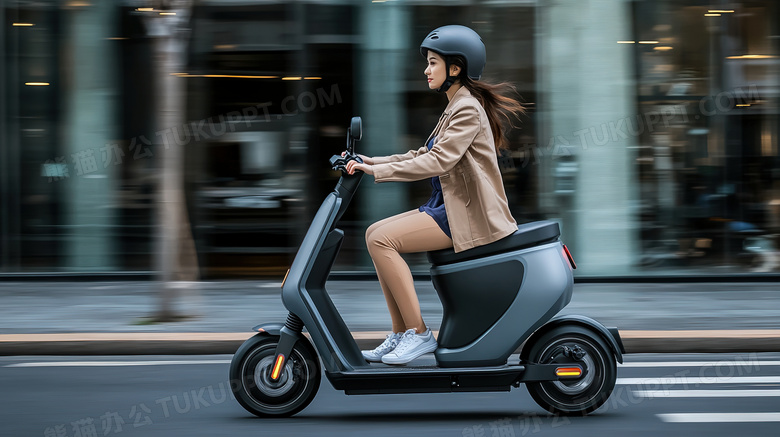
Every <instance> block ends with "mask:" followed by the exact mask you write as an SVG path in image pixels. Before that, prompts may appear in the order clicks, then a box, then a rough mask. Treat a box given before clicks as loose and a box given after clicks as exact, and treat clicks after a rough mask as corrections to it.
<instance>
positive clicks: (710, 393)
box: [633, 389, 780, 398]
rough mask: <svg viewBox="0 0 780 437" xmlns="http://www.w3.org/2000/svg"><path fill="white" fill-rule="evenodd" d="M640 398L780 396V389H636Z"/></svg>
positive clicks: (635, 392)
mask: <svg viewBox="0 0 780 437" xmlns="http://www.w3.org/2000/svg"><path fill="white" fill-rule="evenodd" d="M633 393H634V395H636V396H637V397H640V398H760V397H780V390H772V389H768V390H634V391H633Z"/></svg>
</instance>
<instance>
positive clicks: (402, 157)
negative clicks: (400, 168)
mask: <svg viewBox="0 0 780 437" xmlns="http://www.w3.org/2000/svg"><path fill="white" fill-rule="evenodd" d="M427 151H428V148H427V147H425V146H422V147H420V148H419V149H417V150H410V151H408V152H406V153H399V154H397V155H388V156H375V157H374V164H386V163H388V162H399V161H406V160H407V159H412V158H415V157H417V156H419V155H420V154H422V153H426V152H427Z"/></svg>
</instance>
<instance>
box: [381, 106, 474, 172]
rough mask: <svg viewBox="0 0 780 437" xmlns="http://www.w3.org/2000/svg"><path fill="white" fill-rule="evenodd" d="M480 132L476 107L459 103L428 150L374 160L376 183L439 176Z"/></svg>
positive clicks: (450, 167)
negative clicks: (406, 156)
mask: <svg viewBox="0 0 780 437" xmlns="http://www.w3.org/2000/svg"><path fill="white" fill-rule="evenodd" d="M479 131H480V119H479V112H478V111H477V108H475V107H473V106H463V107H461V108H456V109H454V112H453V114H452V118H451V119H450V121H449V123H448V124H447V126H446V127H445V128H444V129H443V130H442V132H441V133H440V134H439V141H438V142H437V143H436V144H434V145H433V148H431V150H430V152H428V153H419V154H417V155H416V156H414V157H412V158H410V159H406V160H404V161H398V162H385V163H377V161H374V165H373V166H372V167H373V170H374V180H375V181H376V182H391V181H417V180H421V179H426V178H430V177H434V176H441V175H443V174H445V173H447V172H448V171H450V170H451V169H452V168H453V167H454V166H455V164H457V163H458V161H460V158H461V157H462V156H463V155H464V154H465V153H466V151H467V150H468V148H469V146H471V143H472V142H473V141H474V138H476V136H477V134H479Z"/></svg>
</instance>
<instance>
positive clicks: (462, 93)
mask: <svg viewBox="0 0 780 437" xmlns="http://www.w3.org/2000/svg"><path fill="white" fill-rule="evenodd" d="M466 97H471V92H470V91H469V90H468V88H466V87H465V86H461V87H460V89H459V90H458V91H456V92H455V94H454V95H453V96H452V100H450V102H449V103H447V107H446V108H444V112H442V114H441V117H439V123H438V124H436V127H435V128H434V129H433V132H431V134H430V135H429V136H428V139H427V140H425V144H426V145H427V144H428V142H429V141H431V138H434V137H435V136H436V134H438V133H439V130H440V129H441V126H442V122H444V119H445V118H447V115H449V114H450V113H451V112H452V107H453V106H454V105H455V103H457V102H458V101H460V100H462V99H464V98H466Z"/></svg>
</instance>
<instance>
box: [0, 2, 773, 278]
mask: <svg viewBox="0 0 780 437" xmlns="http://www.w3.org/2000/svg"><path fill="white" fill-rule="evenodd" d="M0 4H1V5H2V8H0V23H2V28H1V29H0V47H1V48H2V54H3V56H2V57H0V194H1V197H0V275H24V274H28V275H37V274H42V273H60V274H68V273H79V274H91V273H104V274H138V275H142V274H152V272H156V271H159V270H160V269H165V268H166V266H165V264H164V261H161V259H162V257H161V256H160V252H161V251H162V252H165V251H166V250H167V249H166V248H165V245H164V243H162V241H163V240H165V238H166V236H167V237H169V238H170V237H171V236H173V237H174V239H176V240H177V241H191V244H185V245H184V246H185V247H184V249H182V250H181V251H178V252H177V253H184V254H190V256H189V258H187V259H188V261H186V263H189V264H192V267H193V268H194V270H195V271H196V272H197V273H196V276H197V277H199V278H202V279H214V278H239V277H241V278H253V277H281V275H283V274H284V272H285V270H286V269H287V267H288V266H289V263H290V262H291V260H292V256H293V255H294V253H295V251H296V250H297V246H298V244H299V242H300V241H301V239H302V238H303V234H304V233H305V231H306V228H307V226H308V222H309V220H310V219H311V217H313V215H314V213H315V212H316V209H317V208H318V207H319V204H320V202H321V201H322V199H323V198H324V197H325V196H326V195H327V193H328V192H329V191H331V190H332V189H333V187H334V186H335V183H336V181H337V179H338V176H339V174H338V173H336V172H333V171H331V170H330V169H329V167H328V164H327V160H328V158H329V157H330V156H331V155H333V154H335V153H339V152H341V151H342V150H343V149H344V145H345V139H344V138H345V134H346V127H347V125H348V123H349V120H350V118H351V117H352V116H353V115H360V116H362V117H363V126H364V136H363V140H362V141H361V142H360V143H358V148H359V150H358V151H359V152H360V153H363V154H366V155H382V154H391V153H400V152H405V151H406V150H409V149H412V148H418V147H420V146H421V145H422V144H423V142H424V141H425V139H426V138H427V136H428V134H429V133H430V131H431V130H432V129H433V127H434V126H435V124H436V122H437V120H438V119H439V116H440V114H441V111H442V110H443V109H444V107H445V106H446V103H447V101H446V98H445V97H444V96H443V95H440V94H437V93H436V92H432V91H430V90H428V88H427V83H426V81H425V76H424V75H423V70H424V69H425V61H424V59H423V57H422V56H421V55H420V53H419V50H418V47H419V44H420V42H421V41H422V40H423V38H424V37H425V36H426V35H427V34H428V32H430V31H431V30H433V29H434V28H436V27H437V26H441V25H446V24H462V25H466V26H469V27H471V28H473V29H474V30H476V31H477V32H478V33H479V34H480V35H481V36H482V38H483V40H484V42H485V45H486V47H487V53H488V61H487V67H486V69H485V74H484V76H483V78H484V79H485V80H490V81H494V82H497V81H509V82H512V83H514V84H515V86H516V88H517V91H518V95H517V96H516V97H517V98H518V99H519V100H520V101H521V102H523V103H524V105H525V106H526V108H527V112H526V115H525V116H524V117H523V119H522V122H521V123H520V124H519V125H518V126H517V127H516V128H515V129H514V130H512V131H511V135H510V138H511V145H510V150H509V151H508V152H506V153H505V154H504V155H503V156H501V157H500V164H501V169H502V172H503V177H504V183H505V187H506V191H507V195H508V197H509V200H510V205H511V208H512V212H513V214H514V216H515V217H516V218H517V220H518V221H519V222H527V221H532V220H539V219H551V220H557V221H559V222H560V223H561V226H562V229H563V238H564V241H565V242H566V243H567V244H568V246H569V247H570V248H571V249H572V252H573V254H574V257H575V260H576V261H577V263H578V265H579V266H580V268H579V269H578V270H577V271H576V272H575V273H576V274H577V275H581V276H586V275H593V276H608V277H609V276H615V277H620V276H644V275H646V276H652V275H692V276H697V275H698V276H709V275H717V274H747V275H766V274H773V273H774V274H777V273H778V272H780V241H778V238H777V237H778V235H779V234H780V150H778V147H779V144H778V143H779V139H778V138H779V135H780V134H779V132H778V126H779V125H780V115H779V111H778V109H779V108H778V103H779V100H780V5H779V4H778V2H776V1H770V0H755V1H732V2H728V1H714V0H713V1H709V2H708V1H698V0H633V1H631V0H557V1H544V0H516V1H511V0H493V1H466V0H457V1H456V0H453V1H446V0H445V1H432V0H429V1H417V0H415V1H402V0H395V1H393V0H387V1H378V0H375V1H370V0H353V1H339V0H333V1H328V0H316V1H315V0H311V1H286V2H282V1H251V0H195V1H140V0H139V1H132V0H125V1H123V0H112V1H108V0H100V1H98V0H83V1H77V0H59V1H55V0H48V1H47V0H36V1H32V0H4V1H1V2H0ZM429 195H430V185H429V182H428V181H421V182H418V183H408V184H400V183H388V184H373V181H372V180H371V178H370V177H367V178H366V179H365V180H364V181H363V183H362V186H361V191H360V192H359V193H358V194H357V196H356V197H355V200H354V204H353V207H352V209H351V210H350V211H349V212H348V214H347V215H346V216H345V218H344V222H343V223H342V224H341V225H340V227H341V228H342V229H344V230H345V232H346V235H347V237H346V239H345V243H344V246H343V249H342V253H341V255H340V257H339V258H338V260H337V265H336V266H335V267H334V270H335V271H342V272H347V271H349V272H370V271H372V265H371V262H370V259H369V258H368V255H367V253H366V251H365V246H364V232H365V228H366V227H367V226H368V225H369V224H370V223H372V222H373V221H375V220H378V219H381V218H384V217H386V216H389V215H392V214H396V213H398V212H402V211H406V210H408V209H412V208H416V207H417V206H419V205H420V204H422V203H423V202H424V201H425V200H426V199H427V198H428V196H429ZM165 205H178V208H179V209H178V212H177V213H171V214H165V213H161V211H162V210H164V209H165ZM183 258H184V257H182V259H183ZM409 262H410V263H411V264H412V268H413V270H416V271H419V272H425V271H427V266H426V261H425V257H424V256H423V255H412V256H410V257H409Z"/></svg>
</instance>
